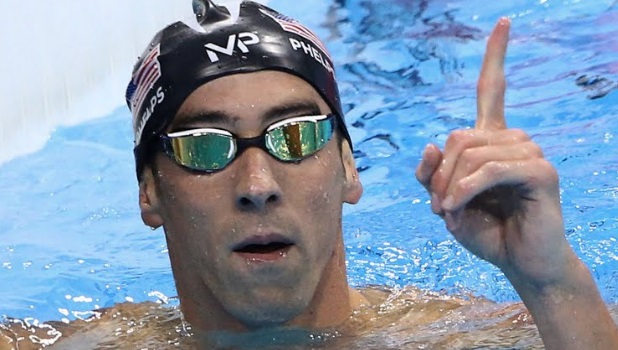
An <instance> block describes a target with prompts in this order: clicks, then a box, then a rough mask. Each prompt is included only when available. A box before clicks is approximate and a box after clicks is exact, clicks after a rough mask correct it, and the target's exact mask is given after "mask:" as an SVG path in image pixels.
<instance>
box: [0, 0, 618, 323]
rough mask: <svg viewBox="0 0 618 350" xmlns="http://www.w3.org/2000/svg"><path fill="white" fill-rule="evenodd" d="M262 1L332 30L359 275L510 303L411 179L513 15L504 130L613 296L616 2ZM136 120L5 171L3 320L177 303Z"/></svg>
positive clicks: (349, 242)
mask: <svg viewBox="0 0 618 350" xmlns="http://www.w3.org/2000/svg"><path fill="white" fill-rule="evenodd" d="M269 4H270V5H271V6H272V7H274V8H276V9H278V10H280V11H281V12H283V13H286V14H289V15H291V16H293V17H296V18H299V19H300V20H301V21H303V22H305V23H307V24H308V25H309V26H311V27H312V28H313V29H314V30H315V31H316V32H317V33H318V35H319V36H321V37H323V38H325V39H326V41H327V45H328V47H329V49H330V51H331V54H332V56H333V58H334V60H335V62H336V63H337V65H336V71H337V75H338V78H339V83H340V90H341V94H342V99H343V101H344V105H345V110H346V112H347V113H346V118H347V121H348V125H349V127H350V133H351V135H352V138H353V140H354V143H355V156H356V159H357V165H358V167H359V169H360V170H361V179H362V181H363V183H364V185H365V194H364V197H363V199H362V200H361V203H360V204H358V205H357V206H347V207H346V208H345V213H346V215H345V217H344V231H345V232H344V234H345V243H346V250H347V254H348V268H349V271H350V276H349V278H350V281H351V283H352V284H353V285H354V286H363V285H369V284H380V285H388V286H406V285H415V286H418V287H420V288H423V289H427V290H433V291H443V292H445V293H463V294H466V293H472V294H474V295H480V296H484V297H487V298H490V299H492V300H496V301H511V300H518V296H517V295H516V293H515V292H514V291H513V289H512V287H511V286H510V285H509V284H508V281H507V280H506V279H505V278H504V276H503V275H502V274H501V273H500V272H499V271H498V270H497V269H496V268H494V267H492V266H491V265H489V264H488V263H485V262H483V261H480V260H479V259H477V258H475V257H474V256H472V255H471V254H469V253H467V252H466V251H465V250H464V249H463V248H461V247H460V246H459V245H458V244H457V243H456V242H455V240H454V239H453V238H452V237H451V236H450V234H449V233H448V231H446V229H445V228H444V225H443V224H442V222H441V221H440V220H439V218H437V217H435V216H433V215H432V214H431V211H430V209H429V204H428V196H427V195H426V194H425V193H424V190H423V189H422V188H421V186H420V185H418V184H417V183H416V181H415V180H414V168H415V166H416V165H417V164H418V161H419V159H420V154H421V152H422V150H423V148H424V147H425V145H426V144H427V143H428V142H434V143H437V144H439V145H443V143H444V141H445V140H446V137H447V136H448V134H449V133H450V132H451V131H452V130H454V129H459V128H468V127H471V126H473V124H474V116H475V105H476V102H475V83H476V79H477V77H478V72H479V69H480V64H481V59H482V54H483V52H484V46H485V39H486V37H487V36H488V34H489V32H490V31H491V29H492V27H493V24H494V23H495V21H496V20H497V18H499V17H500V16H508V17H510V18H511V19H512V20H513V26H512V36H511V43H510V47H509V53H508V59H507V66H506V74H507V79H508V83H509V85H508V93H507V100H506V104H507V108H506V114H507V118H508V123H509V126H512V127H517V128H523V129H525V130H526V131H527V132H528V133H529V134H530V135H531V136H532V137H533V139H534V140H535V141H536V142H537V143H539V144H540V145H541V146H542V147H543V150H544V152H545V155H546V157H547V158H548V159H549V160H550V161H551V162H552V163H553V164H554V165H555V166H556V167H557V169H558V171H559V173H560V175H561V191H562V203H563V209H564V215H565V225H566V233H567V236H568V239H569V242H570V243H571V244H572V245H573V247H574V248H575V250H576V251H577V253H578V254H579V255H580V256H581V257H582V258H583V259H584V260H585V261H586V263H587V264H588V265H589V266H590V268H591V270H592V271H593V274H594V276H595V278H596V280H597V282H598V284H599V288H600V289H601V292H602V294H603V297H604V298H605V300H606V301H608V302H610V303H616V302H617V301H618V291H617V290H616V287H615V283H612V281H615V280H616V277H618V276H616V275H617V274H618V273H617V271H618V256H617V252H618V244H617V242H616V238H614V236H615V235H616V232H618V181H617V180H618V157H617V156H616V155H617V152H616V151H615V149H616V145H617V141H616V140H615V138H614V135H615V134H617V133H618V122H617V121H616V118H615V116H616V115H618V113H617V112H618V104H617V103H616V102H617V100H618V93H617V92H616V91H614V90H615V89H616V86H617V85H616V81H618V9H616V8H614V6H613V1H611V0H605V1H600V0H588V1H585V0H580V1H575V0H572V1H566V0H562V1H552V0H539V1H523V0H519V1H510V2H500V1H494V2H486V1H481V0H472V1H445V0H435V1H422V0H414V1H412V0H387V1H385V0H379V1H378V0H372V1H369V0H350V1H347V0H337V1H336V0H315V1H314V0H312V1H301V2H294V3H293V4H292V3H290V2H288V1H283V0H277V1H272V2H270V3H269ZM129 71H130V67H127V72H129ZM127 74H129V73H127ZM127 78H128V76H127ZM130 119H131V116H130V114H129V112H128V111H127V110H126V109H125V108H124V107H119V109H118V110H116V111H115V112H113V113H111V114H110V115H108V116H104V117H102V118H100V119H97V120H93V121H88V122H84V123H82V124H80V125H77V126H74V127H67V128H58V129H57V130H56V131H55V132H54V133H53V135H52V136H51V138H50V140H49V142H48V143H47V144H46V146H45V147H44V148H43V149H42V150H40V151H39V152H36V153H33V154H30V155H27V156H23V157H19V158H16V159H13V160H11V161H9V162H8V163H5V164H3V165H1V166H0V198H2V200H0V281H2V284H3V288H0V315H6V316H10V317H17V318H29V317H32V318H35V319H40V320H58V319H63V318H65V319H74V318H76V317H84V316H88V315H89V311H90V310H92V309H94V308H98V307H105V306H111V305H113V304H115V303H118V302H123V301H135V302H139V301H145V300H154V301H158V300H160V301H162V302H170V303H172V304H174V303H176V302H177V301H175V300H174V299H173V297H174V296H175V295H176V291H175V287H174V282H173V278H172V274H171V270H170V266H169V259H168V257H167V250H166V246H165V240H164V236H163V232H162V231H161V230H156V231H151V230H150V229H149V228H147V227H145V226H144V225H143V224H142V223H141V219H140V216H139V211H138V205H137V182H136V179H135V173H134V163H133V157H132V152H131V149H132V144H133V141H132V133H131V129H130V128H131V126H130V124H131V123H130ZM170 298H171V299H170Z"/></svg>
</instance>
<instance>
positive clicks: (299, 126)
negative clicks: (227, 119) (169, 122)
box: [160, 114, 336, 173]
mask: <svg viewBox="0 0 618 350" xmlns="http://www.w3.org/2000/svg"><path fill="white" fill-rule="evenodd" d="M335 120H336V118H335V115H334V114H328V115H312V116H300V117H294V118H288V119H284V120H282V121H279V122H277V123H274V124H272V125H271V126H269V127H268V128H267V129H266V130H265V131H264V132H263V133H262V135H260V136H256V137H251V138H240V137H237V136H235V135H234V134H232V133H231V132H229V131H227V130H223V129H216V128H201V129H191V130H186V131H178V132H173V133H169V134H167V135H161V136H160V145H161V146H162V149H163V151H164V152H165V154H167V156H168V157H170V158H171V159H172V160H173V161H175V162H176V163H178V164H179V165H181V166H183V167H185V168H188V169H191V170H196V171H200V172H207V173H211V172H215V171H218V170H221V169H223V168H225V167H226V166H228V165H229V164H230V163H232V161H234V159H236V157H238V156H239V155H240V154H241V153H242V152H244V151H245V150H246V149H247V148H249V147H258V148H260V149H263V150H265V151H267V152H268V153H269V154H271V155H272V156H273V157H275V159H278V160H280V161H283V162H300V161H301V160H303V159H304V158H306V157H309V156H311V155H312V154H314V153H316V152H317V151H319V150H321V149H322V148H324V146H325V145H326V144H327V143H328V142H329V141H330V139H331V138H332V136H333V133H334V130H335Z"/></svg>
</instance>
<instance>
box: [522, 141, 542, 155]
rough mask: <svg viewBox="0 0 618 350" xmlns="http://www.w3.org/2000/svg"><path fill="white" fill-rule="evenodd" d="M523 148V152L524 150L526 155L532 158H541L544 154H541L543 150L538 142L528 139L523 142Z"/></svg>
mask: <svg viewBox="0 0 618 350" xmlns="http://www.w3.org/2000/svg"><path fill="white" fill-rule="evenodd" d="M523 150H524V152H526V154H527V155H528V156H531V157H534V158H543V157H544V154H543V150H542V149H541V146H539V145H538V144H536V143H534V142H532V141H528V142H526V143H525V144H524V146H523Z"/></svg>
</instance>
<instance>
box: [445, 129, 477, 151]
mask: <svg viewBox="0 0 618 350" xmlns="http://www.w3.org/2000/svg"><path fill="white" fill-rule="evenodd" d="M472 140H474V132H473V131H472V130H463V129H459V130H454V131H453V132H451V134H450V135H449V137H448V139H447V140H446V146H447V147H448V148H450V149H458V148H459V149H461V148H465V147H467V145H469V144H470V143H471V142H472Z"/></svg>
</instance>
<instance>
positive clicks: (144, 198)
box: [139, 167, 163, 229]
mask: <svg viewBox="0 0 618 350" xmlns="http://www.w3.org/2000/svg"><path fill="white" fill-rule="evenodd" d="M139 207H140V209H141V212H142V221H143V222H144V224H146V225H148V226H150V227H152V228H153V229H155V228H158V227H160V226H163V218H162V217H161V214H160V209H161V204H160V201H159V194H158V192H157V184H156V183H155V178H154V174H153V172H152V168H150V167H145V168H144V170H143V172H142V180H141V181H140V183H139Z"/></svg>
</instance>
